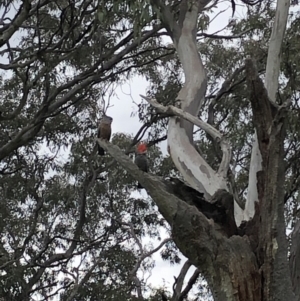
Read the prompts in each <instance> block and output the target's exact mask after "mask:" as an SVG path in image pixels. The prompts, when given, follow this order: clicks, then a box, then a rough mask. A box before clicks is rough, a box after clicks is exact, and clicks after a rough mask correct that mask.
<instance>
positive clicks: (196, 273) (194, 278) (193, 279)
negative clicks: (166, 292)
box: [178, 269, 200, 301]
mask: <svg viewBox="0 0 300 301" xmlns="http://www.w3.org/2000/svg"><path fill="white" fill-rule="evenodd" d="M199 275H200V271H199V270H198V269H196V270H195V271H194V273H193V275H192V277H191V278H190V279H189V282H188V284H187V285H186V287H185V288H184V290H183V291H182V293H181V294H180V297H179V300H178V301H183V300H184V298H185V297H186V296H187V295H188V293H189V292H190V290H191V289H192V287H193V285H194V284H195V282H196V281H197V279H198V277H199Z"/></svg>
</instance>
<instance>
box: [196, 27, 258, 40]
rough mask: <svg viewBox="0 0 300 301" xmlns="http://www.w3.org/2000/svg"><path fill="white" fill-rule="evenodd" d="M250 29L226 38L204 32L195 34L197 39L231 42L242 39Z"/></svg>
mask: <svg viewBox="0 0 300 301" xmlns="http://www.w3.org/2000/svg"><path fill="white" fill-rule="evenodd" d="M251 30H252V29H247V30H244V31H242V32H241V33H239V34H236V35H232V36H226V35H217V34H213V33H211V34H210V33H205V32H201V33H198V34H197V37H204V38H212V39H225V40H232V39H239V38H242V37H243V35H245V34H246V33H248V32H250V31H251Z"/></svg>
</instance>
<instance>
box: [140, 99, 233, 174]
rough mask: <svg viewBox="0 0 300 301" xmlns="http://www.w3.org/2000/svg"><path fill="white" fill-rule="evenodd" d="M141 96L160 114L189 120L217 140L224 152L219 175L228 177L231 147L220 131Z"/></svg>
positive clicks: (180, 111)
mask: <svg viewBox="0 0 300 301" xmlns="http://www.w3.org/2000/svg"><path fill="white" fill-rule="evenodd" d="M140 96H141V97H142V98H144V99H145V100H146V101H147V102H149V103H150V104H151V105H152V106H153V107H154V108H156V109H157V110H158V111H159V112H160V113H166V114H173V115H176V116H179V117H182V118H184V119H185V120H188V121H190V122H192V123H193V124H195V125H197V126H198V127H200V128H201V129H203V130H204V131H205V132H206V133H208V134H209V135H210V136H211V137H212V138H213V139H215V140H216V141H217V142H219V143H220V146H221V149H222V152H223V158H222V162H221V164H220V166H219V170H218V173H219V174H220V175H221V176H222V177H226V176H227V172H228V169H229V164H230V160H231V146H230V143H229V141H227V139H226V138H225V137H224V136H223V135H222V134H221V133H220V132H219V131H218V130H216V129H215V128H214V127H213V126H211V125H210V124H208V123H206V122H204V121H202V120H201V119H199V118H197V117H195V116H193V115H191V114H189V113H187V112H184V111H183V110H181V109H178V108H176V107H174V106H168V107H165V106H163V105H161V104H159V103H158V102H157V101H156V100H155V99H151V98H149V97H146V96H143V95H140Z"/></svg>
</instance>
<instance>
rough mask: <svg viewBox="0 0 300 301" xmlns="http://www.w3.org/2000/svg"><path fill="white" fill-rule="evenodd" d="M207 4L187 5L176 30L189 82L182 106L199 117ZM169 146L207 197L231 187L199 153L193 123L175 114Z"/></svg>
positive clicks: (203, 86) (176, 161)
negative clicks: (200, 25)
mask: <svg viewBox="0 0 300 301" xmlns="http://www.w3.org/2000/svg"><path fill="white" fill-rule="evenodd" d="M208 2H209V1H205V3H201V1H199V3H196V2H195V1H190V2H189V3H188V4H187V5H188V6H189V7H188V9H186V12H185V16H184V20H183V22H182V28H181V30H180V31H178V32H174V35H173V43H174V46H175V47H176V50H177V53H178V56H179V59H180V61H181V63H182V67H183V71H184V75H185V84H184V86H183V88H182V89H181V91H180V92H179V95H178V98H177V100H178V103H179V104H180V108H181V109H182V110H183V111H185V112H188V113H189V114H191V115H193V116H197V114H198V113H199V110H200V108H201V105H202V103H203V99H204V96H205V92H206V86H207V78H206V72H205V69H204V66H203V64H202V61H201V58H200V56H199V53H198V49H197V43H196V32H197V30H196V28H197V20H198V14H199V10H201V8H202V7H203V5H204V4H205V5H206V4H207V3H208ZM168 147H169V150H170V155H171V157H172V160H173V162H174V164H175V166H176V168H177V169H178V170H179V172H180V173H181V174H182V176H183V178H184V179H185V181H186V182H187V183H188V184H189V185H190V186H191V187H193V188H194V189H196V190H198V191H201V192H203V193H204V194H205V195H206V197H209V196H211V195H213V194H214V193H215V192H216V191H217V190H218V189H227V185H226V180H225V177H224V176H223V175H224V168H223V167H222V168H221V169H222V170H221V172H222V173H223V175H220V174H218V173H217V172H215V171H214V170H213V169H212V168H211V167H210V166H209V164H207V162H206V161H205V160H204V159H203V158H202V157H201V156H200V155H199V153H198V152H197V151H196V149H195V148H194V145H193V124H192V123H190V122H187V121H185V120H184V119H182V118H180V119H179V118H178V117H171V118H170V120H169V126H168Z"/></svg>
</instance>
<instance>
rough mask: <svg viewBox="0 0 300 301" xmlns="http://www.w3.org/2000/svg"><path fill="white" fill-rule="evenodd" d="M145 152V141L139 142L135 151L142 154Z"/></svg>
mask: <svg viewBox="0 0 300 301" xmlns="http://www.w3.org/2000/svg"><path fill="white" fill-rule="evenodd" d="M146 152H147V144H146V143H145V142H141V143H140V144H139V145H138V146H137V153H138V154H144V153H146Z"/></svg>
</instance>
